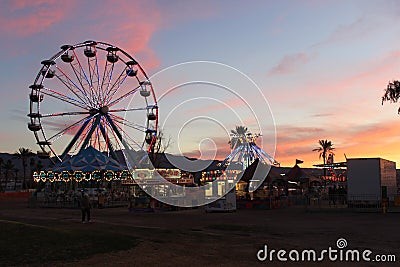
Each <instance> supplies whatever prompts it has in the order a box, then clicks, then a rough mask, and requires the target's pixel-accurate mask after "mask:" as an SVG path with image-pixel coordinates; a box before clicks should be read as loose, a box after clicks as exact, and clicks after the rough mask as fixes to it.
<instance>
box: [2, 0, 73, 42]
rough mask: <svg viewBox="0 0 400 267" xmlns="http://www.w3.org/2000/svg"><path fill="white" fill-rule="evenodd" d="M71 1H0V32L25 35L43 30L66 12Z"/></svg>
mask: <svg viewBox="0 0 400 267" xmlns="http://www.w3.org/2000/svg"><path fill="white" fill-rule="evenodd" d="M73 4H74V2H73V1H55V0H39V1H5V2H2V4H1V5H2V8H1V16H0V32H2V33H3V34H4V33H5V34H8V35H12V36H17V37H26V36H30V35H32V34H35V33H38V32H43V31H45V30H46V29H48V28H49V27H51V26H52V25H54V24H57V23H59V22H60V21H61V20H62V19H64V18H65V16H66V15H67V14H68V11H69V10H71V7H72V6H73Z"/></svg>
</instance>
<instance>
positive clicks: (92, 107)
mask: <svg viewBox="0 0 400 267" xmlns="http://www.w3.org/2000/svg"><path fill="white" fill-rule="evenodd" d="M41 64H42V67H41V68H40V70H39V72H38V74H37V75H36V78H35V80H34V83H33V84H32V85H31V86H29V88H30V95H29V101H30V112H29V114H28V117H29V118H30V122H29V123H28V129H29V130H30V131H32V132H33V134H34V136H35V139H36V141H37V144H38V145H39V146H40V151H38V156H39V157H42V158H48V157H50V156H52V155H53V156H54V157H55V158H56V159H57V160H58V161H63V160H64V159H66V157H67V156H68V155H74V154H77V153H79V152H80V151H82V150H84V149H85V148H87V147H89V146H93V147H94V148H95V149H97V150H99V151H101V152H106V153H107V154H108V155H109V156H111V157H113V158H115V159H117V153H116V152H117V151H119V150H124V149H129V150H131V151H133V150H134V151H138V150H142V151H148V152H149V151H151V149H152V147H153V145H154V143H155V141H156V135H157V127H158V106H157V99H156V96H155V94H154V89H153V86H152V84H151V82H150V80H149V78H148V76H147V75H146V73H145V71H144V70H143V68H142V66H141V65H140V64H139V63H138V62H137V61H136V60H135V59H134V58H133V57H132V56H130V55H129V54H128V53H127V52H125V51H124V50H122V49H121V48H119V47H117V46H114V45H111V44H108V43H104V42H98V41H85V42H83V43H78V44H75V45H63V46H61V51H59V52H58V53H56V54H55V55H54V56H52V57H50V58H49V59H47V60H43V61H42V62H41Z"/></svg>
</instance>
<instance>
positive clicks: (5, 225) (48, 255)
mask: <svg viewBox="0 0 400 267" xmlns="http://www.w3.org/2000/svg"><path fill="white" fill-rule="evenodd" d="M0 229H1V231H0V250H1V253H0V262H1V263H2V265H4V266H10V265H26V264H29V265H40V264H44V263H50V262H54V261H69V262H70V261H74V260H78V259H83V258H87V257H89V256H91V255H94V254H98V253H108V252H113V251H119V250H127V249H130V248H132V247H134V246H136V245H137V244H138V243H139V242H138V240H137V239H136V238H134V237H132V236H125V235H122V234H115V233H107V232H99V231H93V230H90V229H89V230H86V231H84V230H81V229H79V230H61V229H54V228H46V227H39V226H34V225H27V224H21V223H13V222H0Z"/></svg>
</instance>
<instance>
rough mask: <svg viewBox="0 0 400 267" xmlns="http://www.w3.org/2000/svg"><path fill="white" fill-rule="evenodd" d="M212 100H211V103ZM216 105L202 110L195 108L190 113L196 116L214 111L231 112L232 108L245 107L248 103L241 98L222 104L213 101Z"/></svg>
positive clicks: (228, 100)
mask: <svg viewBox="0 0 400 267" xmlns="http://www.w3.org/2000/svg"><path fill="white" fill-rule="evenodd" d="M211 101H212V100H210V102H211ZM212 102H214V103H215V104H210V105H207V106H202V107H200V108H194V109H191V110H189V111H188V112H189V113H195V114H202V113H206V112H207V113H208V112H214V111H219V110H230V109H231V108H232V109H234V108H237V107H240V106H245V105H246V103H245V102H243V100H242V99H240V98H231V99H227V100H223V101H222V103H220V102H218V101H212Z"/></svg>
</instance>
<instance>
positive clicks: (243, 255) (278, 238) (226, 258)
mask: <svg viewBox="0 0 400 267" xmlns="http://www.w3.org/2000/svg"><path fill="white" fill-rule="evenodd" d="M0 220H5V221H16V222H21V223H26V224H33V225H39V226H45V227H52V228H61V229H85V230H87V231H107V232H115V233H123V234H126V235H132V236H135V237H137V238H139V240H140V243H139V245H138V246H136V247H134V248H132V249H130V250H127V251H119V252H114V253H107V254H101V255H99V254H98V255H93V256H91V257H90V258H88V259H83V260H80V261H74V262H60V263H58V264H57V265H58V266H233V265H234V266H252V265H260V266H261V265H269V266H388V265H389V264H388V263H378V262H369V263H366V262H360V263H354V262H330V261H325V262H323V263H314V264H311V263H310V262H303V263H300V265H299V263H293V262H286V263H282V262H278V261H277V259H276V258H275V259H274V261H273V262H270V261H268V260H267V261H264V262H260V261H258V260H257V257H256V254H257V252H258V251H259V250H260V249H261V248H263V246H264V245H268V248H270V249H276V250H279V249H286V250H291V249H298V250H303V249H311V248H312V249H315V250H322V249H327V248H328V247H329V246H331V247H333V248H336V241H337V240H338V238H345V239H346V240H347V242H348V248H351V249H360V250H361V249H367V248H368V249H370V250H372V251H373V252H374V253H375V254H379V253H380V254H395V255H396V257H397V259H398V261H397V264H396V263H391V264H390V265H391V266H398V265H399V260H400V251H399V244H400V230H399V220H400V214H397V213H393V214H386V215H383V214H376V213H350V212H343V211H341V212H329V213H326V212H325V213H322V212H320V213H309V212H306V211H305V210H304V208H302V207H289V208H285V209H280V210H238V211H237V212H233V213H205V212H204V209H202V208H198V209H192V210H182V211H175V212H160V213H132V212H128V210H127V209H126V208H110V209H94V210H93V220H94V222H93V223H91V224H82V223H81V222H80V211H79V210H76V209H54V208H53V209H50V208H47V209H46V208H28V207H27V204H26V203H24V202H11V203H7V202H4V201H2V202H1V203H0ZM44 265H45V264H44ZM51 265H54V264H51Z"/></svg>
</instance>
